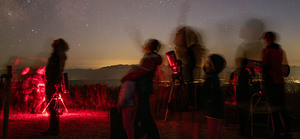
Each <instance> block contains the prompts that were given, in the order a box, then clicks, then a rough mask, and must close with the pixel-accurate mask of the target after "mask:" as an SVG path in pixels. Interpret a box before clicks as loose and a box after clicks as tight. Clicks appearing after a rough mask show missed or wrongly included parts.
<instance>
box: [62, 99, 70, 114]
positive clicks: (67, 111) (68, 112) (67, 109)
mask: <svg viewBox="0 0 300 139" xmlns="http://www.w3.org/2000/svg"><path fill="white" fill-rule="evenodd" d="M60 101H61V103H62V104H63V106H64V107H65V109H66V112H67V113H69V111H68V109H67V107H66V105H65V103H64V101H63V99H62V98H60Z"/></svg>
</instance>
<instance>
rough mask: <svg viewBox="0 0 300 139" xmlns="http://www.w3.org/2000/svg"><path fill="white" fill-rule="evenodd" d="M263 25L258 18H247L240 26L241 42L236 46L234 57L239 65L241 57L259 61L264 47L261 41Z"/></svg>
mask: <svg viewBox="0 0 300 139" xmlns="http://www.w3.org/2000/svg"><path fill="white" fill-rule="evenodd" d="M264 28H265V25H264V23H263V22H262V21H260V20H258V19H255V18H253V19H249V20H248V21H246V23H245V24H244V25H243V26H242V27H241V28H240V32H239V33H240V38H241V39H243V42H242V43H241V44H240V45H239V46H238V49H237V52H236V55H235V59H236V65H237V66H238V67H239V66H240V65H241V62H242V61H239V60H242V59H243V58H246V59H248V60H254V61H260V56H261V51H262V49H263V47H264V45H263V42H262V41H261V39H260V38H261V34H262V33H263V32H264Z"/></svg>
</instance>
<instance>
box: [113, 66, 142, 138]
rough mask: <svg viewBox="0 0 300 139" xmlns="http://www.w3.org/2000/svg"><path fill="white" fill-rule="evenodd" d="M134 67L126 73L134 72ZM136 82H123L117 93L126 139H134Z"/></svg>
mask: <svg viewBox="0 0 300 139" xmlns="http://www.w3.org/2000/svg"><path fill="white" fill-rule="evenodd" d="M136 68H138V67H136V66H133V67H132V69H130V70H129V71H128V72H131V71H134V70H135V69H136ZM135 94H136V81H130V80H127V81H124V82H123V83H122V84H121V89H120V93H119V100H118V104H119V109H121V112H122V124H123V127H124V129H125V131H126V133H127V138H128V139H134V120H135V116H136V102H135Z"/></svg>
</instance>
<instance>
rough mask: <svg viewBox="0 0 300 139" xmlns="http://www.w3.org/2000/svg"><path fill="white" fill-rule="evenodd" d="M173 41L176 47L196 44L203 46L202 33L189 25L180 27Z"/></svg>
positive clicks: (189, 46)
mask: <svg viewBox="0 0 300 139" xmlns="http://www.w3.org/2000/svg"><path fill="white" fill-rule="evenodd" d="M173 43H174V44H175V45H176V47H184V48H191V47H192V46H194V45H199V46H202V36H201V34H200V33H199V32H198V31H196V30H195V29H193V28H192V27H189V26H182V27H178V29H177V31H176V34H175V36H174V40H173Z"/></svg>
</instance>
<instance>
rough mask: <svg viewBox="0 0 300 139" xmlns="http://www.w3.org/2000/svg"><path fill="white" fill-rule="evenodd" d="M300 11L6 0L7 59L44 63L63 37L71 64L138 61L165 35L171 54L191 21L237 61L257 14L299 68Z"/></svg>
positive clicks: (283, 2) (2, 13)
mask: <svg viewBox="0 0 300 139" xmlns="http://www.w3.org/2000/svg"><path fill="white" fill-rule="evenodd" d="M299 9H300V1H299V0H1V1H0V65H1V68H4V67H5V65H7V64H11V63H12V62H13V61H15V60H16V59H19V60H20V61H21V63H22V64H23V65H39V64H40V65H43V64H45V62H46V61H47V58H48V57H49V56H50V53H51V43H52V41H53V40H54V39H57V38H64V39H65V40H66V41H67V42H68V43H69V46H70V49H69V51H68V52H67V55H68V60H67V63H66V67H65V68H67V69H70V68H85V69H88V68H90V69H98V68H101V67H104V66H109V65H116V64H137V63H138V62H139V60H140V59H141V57H142V56H143V53H142V49H141V48H142V47H141V46H142V44H143V43H144V42H145V40H147V39H149V38H156V39H158V40H160V41H161V42H162V43H163V44H164V45H163V48H162V49H161V51H160V53H161V55H164V54H165V53H166V52H168V51H170V50H173V49H174V44H172V41H171V38H172V34H173V33H174V31H175V30H176V27H178V26H179V25H188V26H191V27H193V28H195V29H197V30H198V31H199V32H200V33H201V35H202V37H203V42H204V44H205V47H206V49H207V50H208V52H209V53H220V54H222V55H224V57H225V58H226V60H227V63H228V65H229V66H230V65H233V63H234V55H235V52H236V50H237V47H238V45H239V44H240V43H241V41H242V39H241V38H240V37H239V29H240V27H241V26H242V24H243V23H244V22H245V21H246V20H248V19H251V18H256V19H259V20H261V21H263V22H264V24H265V29H266V30H272V31H275V32H277V33H278V34H279V35H280V36H279V37H280V39H279V41H278V43H280V44H281V45H282V48H283V49H284V50H285V51H286V53H287V58H288V61H289V64H290V65H294V66H300V57H299V56H298V55H299V52H300V48H299V44H300V39H299V36H300V35H299V33H300V27H299V23H300V16H299V13H300V11H299ZM165 61H166V60H165Z"/></svg>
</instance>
